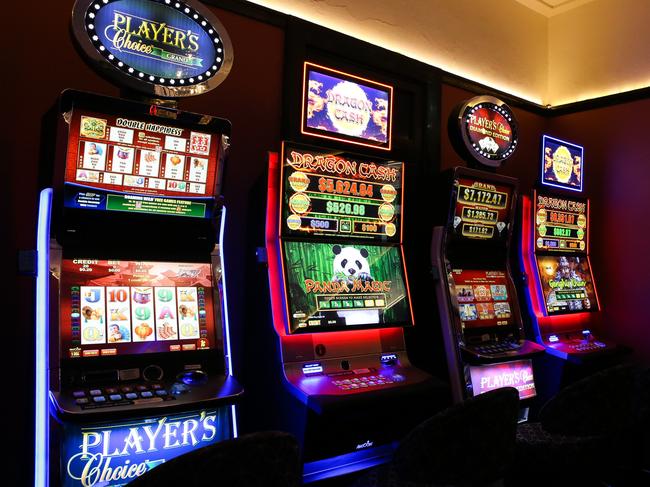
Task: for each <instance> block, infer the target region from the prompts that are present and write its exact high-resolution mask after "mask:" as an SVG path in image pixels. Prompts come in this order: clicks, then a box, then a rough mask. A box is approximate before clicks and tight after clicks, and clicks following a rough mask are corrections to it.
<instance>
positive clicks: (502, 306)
mask: <svg viewBox="0 0 650 487" xmlns="http://www.w3.org/2000/svg"><path fill="white" fill-rule="evenodd" d="M452 276H453V282H454V290H455V293H456V300H457V302H458V313H459V315H460V321H461V325H462V328H463V330H468V329H469V330H474V329H483V328H493V327H500V326H510V325H513V324H514V317H513V311H512V298H511V295H510V292H509V288H508V280H507V278H506V273H505V271H503V270H484V269H453V270H452Z"/></svg>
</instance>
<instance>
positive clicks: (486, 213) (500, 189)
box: [451, 178, 513, 240]
mask: <svg viewBox="0 0 650 487" xmlns="http://www.w3.org/2000/svg"><path fill="white" fill-rule="evenodd" d="M454 184H455V186H456V201H455V205H454V209H453V219H452V221H451V223H452V226H453V228H452V235H454V236H455V237H457V238H467V239H479V240H505V239H506V238H507V237H508V224H509V222H510V207H511V199H512V193H513V189H512V188H511V187H510V186H505V185H499V184H493V183H488V182H484V181H479V180H475V179H469V178H459V179H458V180H456V182H455V183H454Z"/></svg>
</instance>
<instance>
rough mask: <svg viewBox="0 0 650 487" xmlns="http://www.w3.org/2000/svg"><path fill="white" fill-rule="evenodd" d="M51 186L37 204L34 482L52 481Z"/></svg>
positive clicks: (41, 484)
mask: <svg viewBox="0 0 650 487" xmlns="http://www.w3.org/2000/svg"><path fill="white" fill-rule="evenodd" d="M52 193H53V191H52V188H47V189H44V190H43V191H41V196H40V201H39V206H38V230H37V232H38V233H37V236H36V252H37V256H38V268H37V275H36V330H35V332H36V364H35V365H36V366H35V372H36V377H35V386H36V395H35V405H34V406H35V408H34V412H35V423H34V486H35V487H45V486H48V485H49V483H50V479H49V465H50V417H49V413H48V398H49V395H48V391H49V381H48V368H49V366H48V360H49V354H48V351H49V338H50V337H49V329H50V323H49V294H50V270H49V262H50V214H51V209H52Z"/></svg>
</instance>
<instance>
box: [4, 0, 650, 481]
mask: <svg viewBox="0 0 650 487" xmlns="http://www.w3.org/2000/svg"><path fill="white" fill-rule="evenodd" d="M72 4H73V1H72V0H65V1H57V2H40V3H39V4H38V15H33V14H34V10H35V9H36V7H35V6H34V5H33V4H29V3H27V2H18V3H14V4H12V8H13V12H12V15H11V16H10V17H7V18H12V19H29V29H27V28H26V27H25V23H23V22H19V21H7V22H5V25H4V28H5V38H7V39H13V40H15V42H12V43H11V48H10V49H7V50H6V51H7V52H5V53H4V54H5V56H8V58H9V66H11V70H7V71H6V73H5V76H3V88H4V90H3V91H4V92H5V96H4V100H3V102H4V109H3V117H2V130H0V143H1V144H2V145H1V147H2V148H3V155H4V158H3V160H2V161H1V162H0V171H1V173H0V178H1V179H0V180H1V181H3V182H4V183H5V184H4V188H3V191H1V192H0V195H1V196H0V198H1V200H0V201H1V203H2V210H3V213H4V215H5V226H4V228H3V230H1V231H0V234H1V235H2V237H1V238H0V244H1V245H2V246H3V251H4V252H6V258H5V261H6V263H7V265H6V269H7V272H6V274H7V275H8V277H9V279H8V280H7V282H8V284H9V286H8V288H9V289H8V294H7V295H6V298H7V299H6V302H8V303H11V305H12V306H11V312H10V313H8V314H6V315H5V322H4V325H5V329H7V330H8V332H9V333H8V335H5V345H6V346H7V347H8V348H9V349H10V352H9V354H4V355H5V356H8V357H10V358H11V362H10V363H9V364H7V365H6V366H5V370H6V371H7V373H8V374H11V377H10V380H12V388H11V397H12V402H11V403H10V406H9V407H10V411H11V417H10V419H11V420H10V431H9V433H8V436H9V438H13V439H14V445H12V447H14V453H15V457H16V458H18V459H19V460H21V461H20V462H14V464H15V465H16V468H15V469H14V470H12V471H10V472H11V473H10V478H11V476H15V477H16V480H15V481H14V482H12V481H11V480H8V481H6V482H7V483H8V484H12V485H22V484H26V483H27V482H28V479H29V478H30V476H31V466H30V462H29V459H30V458H31V455H32V453H33V452H32V449H31V440H32V436H33V432H32V417H33V397H32V394H33V392H32V381H31V378H32V377H33V352H32V350H33V328H34V317H33V309H34V300H33V295H34V289H33V280H32V278H31V277H16V276H17V273H16V253H17V250H18V249H32V248H34V247H35V230H36V228H35V222H36V210H37V201H38V189H39V187H38V186H39V185H38V174H39V158H40V157H41V156H40V154H39V150H40V139H41V133H40V130H41V117H42V116H43V115H44V113H45V112H46V111H47V110H48V109H49V108H50V107H51V106H52V104H53V103H54V102H55V100H56V97H57V96H58V94H59V93H60V92H61V91H62V90H63V89H65V88H76V89H82V90H88V91H94V92H97V93H102V94H107V95H113V96H117V95H118V94H119V93H118V90H117V89H116V88H114V87H113V86H112V85H110V84H109V83H108V82H106V81H104V80H103V79H102V78H100V77H99V76H98V75H97V74H95V73H94V71H92V70H91V69H90V68H89V67H87V66H86V65H85V64H84V62H83V61H82V60H81V57H80V56H79V55H78V54H77V52H76V50H75V48H74V45H73V42H72V40H71V38H70V35H69V32H68V26H69V22H70V11H71V8H72ZM213 10H214V11H215V12H216V14H217V16H218V17H219V18H220V20H221V21H222V23H223V24H224V25H225V26H226V28H227V30H228V32H229V33H230V36H231V37H232V41H233V45H234V49H235V63H234V66H233V69H232V72H231V74H230V76H229V77H228V78H227V79H226V81H225V82H224V83H223V84H222V85H221V86H219V87H218V88H217V89H216V90H213V91H211V92H209V93H207V94H205V95H203V96H199V97H196V98H193V99H190V100H185V101H183V102H181V108H183V109H187V110H192V111H196V112H200V113H209V114H214V115H218V116H221V117H225V118H228V119H230V120H231V121H232V123H233V132H232V150H231V156H230V160H229V161H228V164H227V167H226V172H225V177H224V196H225V199H226V201H227V206H228V233H227V236H226V241H225V249H224V251H225V256H226V266H227V269H226V270H227V272H228V278H229V279H228V286H229V290H230V295H229V299H230V317H231V327H232V329H233V330H234V333H235V337H234V340H235V344H236V346H237V348H236V349H235V351H234V355H235V364H234V365H235V372H236V373H241V372H242V371H245V366H246V367H248V370H249V372H250V370H253V371H254V369H255V367H265V366H266V364H263V363H256V362H255V357H250V356H244V354H242V353H241V351H242V347H243V345H242V343H244V342H245V341H246V342H248V343H253V342H258V341H260V336H259V335H258V334H259V333H260V332H262V331H263V330H266V331H269V333H270V327H269V326H268V323H264V322H261V321H259V320H258V319H257V318H258V317H264V316H267V317H268V316H270V315H269V312H268V309H264V308H268V306H269V305H268V299H267V296H260V295H259V293H258V294H256V293H250V292H248V290H249V289H251V288H252V289H259V290H263V289H264V288H265V285H264V284H263V283H257V284H256V285H255V286H252V285H251V283H250V281H249V277H250V276H251V275H255V276H258V277H259V276H261V279H264V274H265V273H264V272H262V273H259V272H250V269H251V266H253V267H254V266H256V264H255V262H254V255H253V252H254V249H255V247H256V246H259V245H263V212H264V202H265V200H264V198H265V191H266V188H265V181H266V151H268V150H278V149H279V141H280V140H281V121H282V92H283V86H282V83H283V68H284V66H283V64H284V60H283V53H284V35H285V32H284V29H283V28H282V27H279V26H275V25H271V24H267V23H264V22H262V21H257V20H252V19H250V18H247V17H243V16H240V15H236V14H233V13H231V12H226V11H222V10H218V9H216V8H214V9H213ZM28 35H29V36H31V37H29V38H28ZM37 56H38V57H37ZM475 94H478V91H477V92H470V91H467V90H464V89H460V88H456V87H454V86H451V85H445V84H443V86H442V94H441V109H440V113H441V117H442V123H441V136H440V139H441V158H440V161H436V160H431V165H432V166H434V167H435V166H437V165H438V162H439V163H440V167H441V168H442V169H445V168H449V167H452V166H454V165H456V164H458V163H460V159H459V157H458V156H457V155H456V153H455V152H454V151H453V149H452V147H451V144H450V143H449V141H448V137H447V135H446V118H447V116H448V114H449V113H450V112H451V110H452V108H453V107H454V106H455V105H456V104H457V103H459V102H461V101H463V100H465V99H467V98H469V97H471V96H473V95H475ZM648 108H650V100H643V101H638V102H633V103H626V104H621V105H617V106H611V107H608V108H601V109H594V110H585V111H582V112H580V113H576V114H572V115H564V116H558V117H548V116H544V115H543V114H541V113H540V111H539V110H538V109H534V108H532V107H529V108H525V107H524V106H523V105H513V109H514V112H515V115H516V117H517V119H518V121H519V126H520V145H519V148H518V150H517V152H516V153H515V155H514V156H513V157H512V159H511V160H510V161H509V162H508V163H507V165H506V166H505V168H504V169H503V171H502V173H503V174H507V175H511V176H515V177H517V178H519V179H520V181H521V189H522V191H525V192H527V191H529V190H530V189H531V187H532V185H533V183H534V181H535V179H536V177H537V170H538V161H539V140H540V137H541V134H542V133H550V134H553V135H556V136H558V137H560V138H566V139H569V140H572V141H575V142H577V143H580V144H584V145H585V146H586V151H585V160H586V170H585V173H586V192H587V196H590V197H591V198H592V217H593V218H592V225H593V227H592V254H593V267H594V272H595V277H596V279H597V284H598V290H599V294H600V298H601V302H602V304H603V308H604V313H603V314H604V317H605V318H606V321H608V322H610V323H612V326H611V336H612V337H613V338H615V339H617V340H619V341H620V342H623V343H627V344H631V345H633V346H634V348H635V349H636V353H637V358H638V359H639V360H640V361H643V362H646V363H648V362H650V334H648V333H646V331H645V330H646V327H647V326H648V318H647V313H646V312H645V309H644V306H645V301H647V297H646V294H647V291H646V290H647V288H648V286H647V284H646V280H647V277H646V276H648V275H650V257H649V256H648V253H647V252H646V248H647V247H648V244H649V243H650V242H649V240H650V235H649V233H650V232H649V231H648V228H647V224H646V222H645V218H646V214H647V213H648V206H649V205H648V203H647V201H648V200H647V190H646V187H647V180H648V178H649V177H650V169H649V168H648V165H647V161H648V160H650V157H649V156H650V148H649V147H648V145H647V144H645V140H644V135H645V134H644V133H643V130H644V128H643V127H644V124H643V123H639V122H638V119H637V117H636V114H638V113H645V111H644V109H648ZM422 187H425V189H426V186H422ZM422 187H420V189H422ZM242 270H243V271H242ZM424 274H426V273H424ZM412 287H413V286H412ZM428 305H429V306H433V304H431V303H428ZM245 361H246V363H244V362H245ZM251 364H252V365H251ZM15 375H17V379H14V378H13V377H14V376H15ZM244 377H246V374H244ZM22 460H24V461H22ZM28 465H29V467H28ZM19 470H20V471H19Z"/></svg>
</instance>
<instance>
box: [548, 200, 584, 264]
mask: <svg viewBox="0 0 650 487" xmlns="http://www.w3.org/2000/svg"><path fill="white" fill-rule="evenodd" d="M588 217H589V203H588V201H587V200H579V199H573V198H562V197H556V196H553V195H546V194H540V193H535V249H536V251H540V250H542V251H552V252H563V253H567V252H570V253H587V243H588V228H589V225H588V223H589V222H588Z"/></svg>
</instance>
